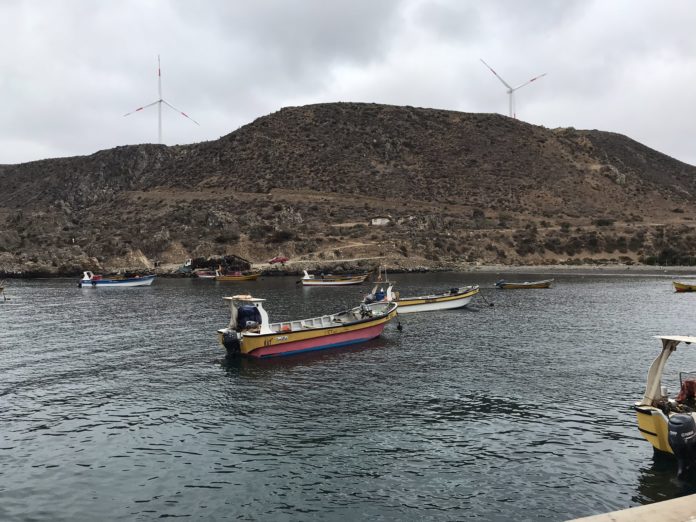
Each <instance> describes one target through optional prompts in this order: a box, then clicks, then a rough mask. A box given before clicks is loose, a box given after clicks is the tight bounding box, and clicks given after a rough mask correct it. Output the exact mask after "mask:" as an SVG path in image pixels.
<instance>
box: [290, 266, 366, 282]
mask: <svg viewBox="0 0 696 522" xmlns="http://www.w3.org/2000/svg"><path fill="white" fill-rule="evenodd" d="M368 275H369V274H360V275H352V276H335V275H331V274H329V275H319V276H315V275H313V274H309V273H308V272H307V271H306V270H304V276H303V277H302V279H301V281H302V284H303V285H304V286H345V285H359V284H360V283H363V282H365V280H366V279H367V276H368Z"/></svg>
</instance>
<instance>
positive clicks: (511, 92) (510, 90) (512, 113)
mask: <svg viewBox="0 0 696 522" xmlns="http://www.w3.org/2000/svg"><path fill="white" fill-rule="evenodd" d="M479 59H480V60H481V62H482V63H483V65H485V66H486V67H488V68H489V69H490V71H491V72H492V73H493V74H495V77H496V78H498V79H499V80H500V81H501V82H502V83H503V85H504V86H505V87H507V93H508V96H509V97H510V117H511V118H517V115H516V114H515V91H516V90H518V89H521V88H522V87H524V86H525V85H529V84H530V83H532V82H533V81H535V80H538V79H539V78H541V77H542V76H546V73H544V74H540V75H539V76H535V77H534V78H532V79H531V80H529V81H526V82H524V83H523V84H521V85H518V86H517V87H511V86H510V84H508V82H506V81H505V80H503V79H502V78H501V77H500V76H499V75H498V73H497V72H495V71H494V70H493V67H491V66H490V65H488V64H487V63H486V62H484V61H483V58H479Z"/></svg>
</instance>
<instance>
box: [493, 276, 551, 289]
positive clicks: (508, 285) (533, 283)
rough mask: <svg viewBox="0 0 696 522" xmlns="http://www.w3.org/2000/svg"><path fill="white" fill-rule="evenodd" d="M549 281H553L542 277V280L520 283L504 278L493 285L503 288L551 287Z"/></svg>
mask: <svg viewBox="0 0 696 522" xmlns="http://www.w3.org/2000/svg"><path fill="white" fill-rule="evenodd" d="M551 283H553V279H544V280H543V281H524V282H522V283H520V282H514V281H505V280H504V279H501V280H500V281H498V282H496V283H495V286H496V288H502V289H503V290H518V289H523V288H551Z"/></svg>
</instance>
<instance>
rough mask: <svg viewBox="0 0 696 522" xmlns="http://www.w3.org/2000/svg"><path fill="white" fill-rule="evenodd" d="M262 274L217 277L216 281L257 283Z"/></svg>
mask: <svg viewBox="0 0 696 522" xmlns="http://www.w3.org/2000/svg"><path fill="white" fill-rule="evenodd" d="M260 275H261V274H242V275H219V276H215V280H216V281H226V282H230V281H256V280H257V279H258V278H259V276H260Z"/></svg>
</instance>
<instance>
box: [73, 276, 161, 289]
mask: <svg viewBox="0 0 696 522" xmlns="http://www.w3.org/2000/svg"><path fill="white" fill-rule="evenodd" d="M155 277H156V276H154V275H150V276H143V277H132V278H127V279H97V280H90V279H80V282H79V283H78V286H80V287H81V288H102V287H104V288H108V287H113V288H118V287H120V288H129V287H134V286H150V285H151V284H152V283H153V282H154V281H155Z"/></svg>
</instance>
